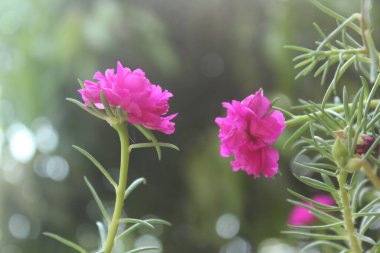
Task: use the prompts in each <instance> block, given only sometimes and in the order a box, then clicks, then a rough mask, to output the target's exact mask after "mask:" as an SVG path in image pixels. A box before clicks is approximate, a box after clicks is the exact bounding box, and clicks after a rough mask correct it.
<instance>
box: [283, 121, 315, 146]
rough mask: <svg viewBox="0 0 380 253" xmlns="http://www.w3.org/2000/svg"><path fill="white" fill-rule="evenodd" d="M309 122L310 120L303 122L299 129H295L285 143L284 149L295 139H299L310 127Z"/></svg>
mask: <svg viewBox="0 0 380 253" xmlns="http://www.w3.org/2000/svg"><path fill="white" fill-rule="evenodd" d="M309 124H310V122H306V123H305V124H303V125H302V126H301V127H300V128H298V130H297V131H295V132H294V133H293V134H292V135H291V136H290V137H289V138H288V140H287V141H286V142H285V144H284V149H286V148H287V147H288V146H289V145H290V144H292V143H293V142H294V141H296V140H297V139H299V137H300V136H301V135H302V134H303V133H304V132H305V131H306V130H307V129H309Z"/></svg>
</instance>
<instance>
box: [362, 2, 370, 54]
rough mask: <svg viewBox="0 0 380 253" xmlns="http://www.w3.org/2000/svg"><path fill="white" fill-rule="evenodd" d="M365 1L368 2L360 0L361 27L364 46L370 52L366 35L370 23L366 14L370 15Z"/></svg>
mask: <svg viewBox="0 0 380 253" xmlns="http://www.w3.org/2000/svg"><path fill="white" fill-rule="evenodd" d="M365 3H366V1H365V0H361V1H360V29H361V36H362V41H363V46H364V49H365V50H366V51H367V53H368V42H367V38H366V36H365V32H366V31H367V30H368V24H367V22H366V15H368V13H367V12H366V8H365Z"/></svg>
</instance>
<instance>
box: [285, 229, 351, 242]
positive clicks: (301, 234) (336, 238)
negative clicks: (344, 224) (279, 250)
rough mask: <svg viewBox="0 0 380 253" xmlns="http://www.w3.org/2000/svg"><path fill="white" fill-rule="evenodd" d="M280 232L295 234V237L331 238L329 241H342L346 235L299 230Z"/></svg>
mask: <svg viewBox="0 0 380 253" xmlns="http://www.w3.org/2000/svg"><path fill="white" fill-rule="evenodd" d="M281 233H282V234H286V235H291V236H297V237H306V238H312V239H318V240H331V241H343V240H346V236H343V235H326V234H315V233H307V232H301V231H282V232H281Z"/></svg>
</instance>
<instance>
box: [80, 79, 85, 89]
mask: <svg viewBox="0 0 380 253" xmlns="http://www.w3.org/2000/svg"><path fill="white" fill-rule="evenodd" d="M78 83H79V85H80V87H81V88H82V89H86V87H84V84H83V82H82V80H80V79H79V78H78Z"/></svg>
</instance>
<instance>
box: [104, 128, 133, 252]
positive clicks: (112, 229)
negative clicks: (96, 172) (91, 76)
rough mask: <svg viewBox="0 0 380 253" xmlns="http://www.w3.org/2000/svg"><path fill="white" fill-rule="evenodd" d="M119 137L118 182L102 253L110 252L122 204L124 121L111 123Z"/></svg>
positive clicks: (125, 161)
mask: <svg viewBox="0 0 380 253" xmlns="http://www.w3.org/2000/svg"><path fill="white" fill-rule="evenodd" d="M113 127H114V128H115V130H116V131H117V133H118V134H119V138H120V146H121V155H120V157H121V158H120V176H119V184H118V186H117V188H116V203H115V209H114V212H113V215H112V220H111V223H110V224H109V226H108V234H107V239H106V242H105V246H104V253H111V251H112V248H113V245H114V242H115V237H116V233H117V229H118V227H119V223H120V218H121V214H122V211H123V205H124V192H125V189H126V187H127V176H128V164H129V136H128V125H127V123H125V122H121V123H118V124H115V125H113Z"/></svg>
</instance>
